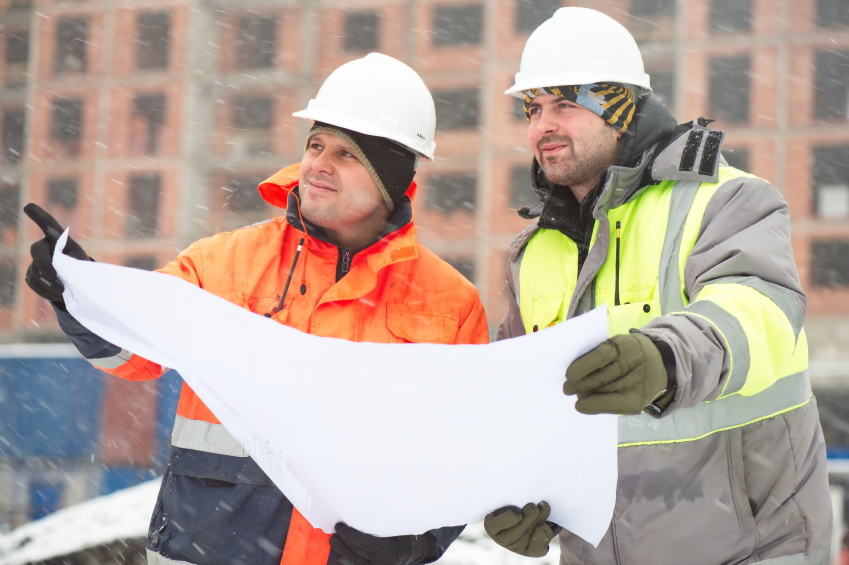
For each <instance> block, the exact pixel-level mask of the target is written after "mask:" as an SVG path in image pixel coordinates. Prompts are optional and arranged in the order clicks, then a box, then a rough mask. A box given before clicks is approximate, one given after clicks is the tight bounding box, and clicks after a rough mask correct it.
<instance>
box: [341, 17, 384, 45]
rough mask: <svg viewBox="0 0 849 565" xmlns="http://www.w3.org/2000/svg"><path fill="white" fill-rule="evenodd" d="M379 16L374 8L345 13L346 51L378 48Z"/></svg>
mask: <svg viewBox="0 0 849 565" xmlns="http://www.w3.org/2000/svg"><path fill="white" fill-rule="evenodd" d="M378 23H379V18H378V14H377V12H376V11H374V10H370V11H367V12H347V13H346V14H345V51H374V50H375V49H377V30H378V27H377V26H378Z"/></svg>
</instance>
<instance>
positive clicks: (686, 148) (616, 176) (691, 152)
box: [510, 95, 725, 261]
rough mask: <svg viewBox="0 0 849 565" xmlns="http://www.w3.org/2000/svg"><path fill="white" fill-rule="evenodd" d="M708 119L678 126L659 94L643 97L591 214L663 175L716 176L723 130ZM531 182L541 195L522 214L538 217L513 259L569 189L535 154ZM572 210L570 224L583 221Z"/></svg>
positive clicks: (520, 238) (669, 177)
mask: <svg viewBox="0 0 849 565" xmlns="http://www.w3.org/2000/svg"><path fill="white" fill-rule="evenodd" d="M709 123H710V120H705V119H704V118H699V119H698V120H693V121H692V122H688V123H684V124H680V125H678V126H676V125H675V119H674V118H673V117H672V115H671V114H670V113H669V111H668V110H666V108H665V107H664V106H663V104H662V103H661V102H660V100H659V99H658V98H657V97H656V96H655V95H650V96H648V97H646V98H644V99H643V100H641V101H640V102H639V104H638V106H637V114H636V116H635V119H634V121H633V122H632V127H631V128H629V132H628V134H626V136H625V138H624V139H623V141H622V145H621V147H620V151H619V156H618V157H617V160H616V163H615V164H614V165H613V166H611V167H610V168H609V169H608V170H607V172H606V174H605V176H604V178H603V179H602V180H601V182H600V184H599V187H596V189H594V191H593V192H592V193H591V194H593V193H597V191H600V194H599V195H598V200H597V201H596V203H595V206H594V209H593V214H592V215H593V218H595V219H599V218H600V217H602V216H605V215H606V214H607V211H608V210H611V209H613V208H617V207H619V206H622V205H623V204H626V203H627V202H630V201H631V200H633V199H634V198H636V197H637V196H638V195H639V194H640V193H641V192H642V191H643V190H645V189H646V188H647V187H648V186H651V185H654V184H657V183H659V182H661V181H664V180H673V181H683V180H693V181H698V182H716V181H717V179H718V169H719V163H720V162H721V161H722V157H721V153H720V149H721V146H722V141H723V140H724V138H725V133H724V132H722V131H717V130H710V129H708V127H707V126H708V124H709ZM531 182H532V185H533V188H534V191H535V192H536V194H537V196H538V197H539V200H538V201H537V202H536V203H535V204H533V205H532V206H528V207H526V208H522V209H521V210H519V215H520V216H522V217H523V218H526V219H535V220H536V221H535V222H534V223H533V224H531V225H530V226H528V228H526V229H525V230H524V231H523V232H522V233H520V234H519V235H518V236H517V237H516V239H515V240H514V241H513V243H512V245H511V246H510V260H511V261H515V260H516V258H517V257H518V255H519V253H520V252H521V250H522V248H523V247H524V245H525V244H526V243H527V241H528V240H529V239H530V238H531V236H533V234H534V233H535V232H536V230H537V229H540V227H541V226H540V216H541V215H542V213H543V211H544V210H545V209H546V206H547V204H548V203H549V201H550V200H551V199H552V198H554V196H555V195H556V194H557V193H558V192H559V191H561V190H569V189H568V187H562V186H559V185H555V184H554V183H551V182H549V181H548V179H547V178H546V177H545V174H544V173H543V172H542V169H541V168H540V166H539V163H538V162H537V161H536V159H534V160H533V163H532V166H531ZM588 197H589V196H588ZM572 214H574V216H573V217H572V218H569V219H567V220H566V222H567V224H568V225H574V226H580V225H581V218H580V215H579V214H580V211H579V208H578V207H572ZM543 223H544V222H543ZM542 227H546V226H542ZM561 231H563V230H561ZM564 233H565V232H564ZM567 235H569V234H568V233H567Z"/></svg>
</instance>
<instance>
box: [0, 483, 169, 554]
mask: <svg viewBox="0 0 849 565" xmlns="http://www.w3.org/2000/svg"><path fill="white" fill-rule="evenodd" d="M160 481H161V480H160V479H157V480H153V481H148V482H145V483H142V484H140V485H138V486H135V487H131V488H128V489H124V490H119V491H117V492H114V493H112V494H109V495H106V496H99V497H97V498H93V499H91V500H87V501H85V502H81V503H80V504H75V505H73V506H69V507H68V508H64V509H62V510H59V511H58V512H54V513H53V514H51V515H49V516H45V517H44V518H42V519H40V520H36V521H35V522H30V523H28V524H24V525H23V526H20V527H18V528H16V529H14V530H12V531H11V532H9V533H7V534H3V535H0V565H22V564H24V563H31V562H35V561H40V560H43V559H48V558H50V557H58V556H62V555H68V554H71V553H76V552H78V551H81V550H83V549H85V548H87V547H94V546H97V545H102V544H106V543H110V542H114V541H117V540H119V539H128V538H144V537H147V526H148V524H149V523H150V513H151V512H152V511H153V504H154V503H155V502H156V495H157V493H158V492H159V483H160Z"/></svg>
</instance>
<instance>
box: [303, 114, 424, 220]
mask: <svg viewBox="0 0 849 565" xmlns="http://www.w3.org/2000/svg"><path fill="white" fill-rule="evenodd" d="M317 133H329V134H330V135H335V136H336V137H338V138H340V139H342V140H343V141H344V142H345V143H347V144H348V145H350V146H351V149H353V150H354V154H355V155H356V156H357V158H358V159H359V160H360V161H361V162H362V163H363V165H364V166H365V168H366V170H367V171H368V172H369V174H371V177H372V178H373V179H374V182H375V184H377V188H378V189H379V190H380V193H381V194H382V195H383V199H384V200H386V204H387V205H388V206H389V210H390V211H391V210H394V209H395V204H396V203H399V202H402V201H403V200H404V193H406V192H407V189H408V188H410V183H411V182H413V177H414V176H416V163H417V161H418V159H417V157H416V154H415V153H413V152H412V151H410V150H409V149H406V148H405V147H404V146H402V145H400V144H398V143H396V142H394V141H392V140H389V139H386V138H385V137H377V136H374V135H366V134H364V133H359V132H356V131H352V130H349V129H345V128H341V127H339V126H333V125H330V124H325V123H323V122H315V125H313V127H312V129H311V130H310V132H309V134H308V135H307V146H309V142H310V139H311V138H312V136H313V135H315V134H317Z"/></svg>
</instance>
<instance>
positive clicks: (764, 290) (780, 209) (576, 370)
mask: <svg viewBox="0 0 849 565" xmlns="http://www.w3.org/2000/svg"><path fill="white" fill-rule="evenodd" d="M507 94H512V95H514V96H519V97H522V98H524V101H525V110H526V113H527V117H528V121H529V128H528V139H529V142H530V145H531V148H532V150H533V152H534V156H535V159H534V161H533V166H532V170H531V177H532V182H533V186H534V189H535V190H536V193H537V195H538V196H539V201H538V202H537V203H536V204H535V205H533V206H530V207H528V208H525V209H523V210H520V212H519V213H520V214H521V215H522V216H524V217H526V218H533V219H534V222H533V224H532V225H531V226H530V227H528V229H526V230H525V231H524V232H522V233H521V234H520V235H519V236H518V237H517V238H516V240H515V241H514V242H513V245H512V247H511V249H510V255H509V265H508V270H507V278H508V283H509V288H510V308H509V312H508V314H507V316H506V318H505V319H504V321H503V323H502V325H501V328H500V331H499V337H500V338H501V339H504V338H511V337H515V336H519V335H523V334H526V333H530V332H535V331H544V330H545V328H547V327H549V326H551V325H553V324H556V323H559V322H561V321H563V320H565V319H567V318H571V317H572V316H576V315H579V314H582V313H584V312H587V311H588V310H590V309H592V308H594V307H597V306H600V305H602V304H605V305H607V309H608V316H609V327H610V339H608V340H607V341H605V342H604V343H602V344H601V345H599V346H598V347H596V348H595V349H593V350H591V351H590V352H589V353H587V354H586V355H584V356H583V357H581V358H579V359H578V360H576V361H575V362H574V363H573V364H572V365H571V366H570V367H569V368H568V370H567V371H566V380H565V383H564V386H563V392H564V393H565V394H567V395H576V396H577V401H576V404H575V407H576V409H577V410H579V411H580V412H583V413H586V414H598V413H609V414H618V415H620V417H619V482H618V486H617V499H616V505H615V510H614V513H613V519H612V522H611V525H610V529H609V530H608V531H607V533H606V535H605V536H604V538H603V539H602V541H601V543H600V544H599V546H598V547H597V548H595V547H593V546H592V545H590V544H589V543H587V542H585V541H584V540H582V539H580V538H578V537H577V536H575V535H574V534H572V533H570V532H568V531H565V530H564V531H561V532H560V533H559V537H560V546H561V553H562V563H567V564H570V565H571V564H579V563H584V564H595V565H601V564H606V565H630V564H639V565H642V564H651V565H666V564H669V565H673V564H674V565H681V564H685V563H686V564H688V565H700V564H704V565H719V564H731V563H735V564H737V563H746V564H748V563H764V564H767V563H769V564H771V565H797V564H798V565H802V564H805V565H808V564H811V565H813V564H817V565H826V564H827V563H829V562H830V556H829V553H830V550H829V545H830V538H831V527H832V524H831V515H832V514H831V502H830V497H829V489H828V477H827V473H826V461H825V444H824V441H823V435H822V430H821V428H820V423H819V417H818V413H817V405H816V400H815V398H814V397H813V396H812V395H811V388H810V384H809V381H808V373H807V367H808V358H807V343H806V340H805V332H804V330H803V328H802V323H803V321H804V317H805V309H806V306H807V301H806V297H805V295H804V293H803V291H802V288H801V286H800V283H799V276H798V273H797V269H796V265H795V263H794V261H793V252H792V249H791V245H790V224H789V212H788V208H787V204H786V203H785V202H784V200H783V199H782V197H781V195H780V194H779V193H778V191H777V190H776V189H775V188H773V187H772V186H771V185H770V184H769V183H768V182H767V181H765V180H763V179H760V178H757V177H755V176H753V175H750V174H748V173H746V172H743V171H740V170H737V169H734V168H732V167H730V166H728V165H727V164H726V163H725V161H724V160H723V158H722V155H721V152H720V149H721V146H722V141H723V137H724V134H723V132H721V131H716V130H711V129H709V128H708V123H709V121H708V120H705V119H703V118H700V119H699V120H695V121H693V122H690V123H686V124H682V125H678V126H676V122H675V119H674V118H673V117H672V116H671V115H670V114H669V112H668V111H667V110H666V108H664V106H663V104H662V103H661V102H660V101H659V99H658V98H657V97H656V96H654V95H653V94H651V89H650V84H649V77H648V75H646V74H645V72H644V68H643V62H642V58H641V56H640V52H639V49H638V47H637V45H636V43H635V42H634V39H633V38H632V37H631V35H630V34H629V33H628V31H627V30H626V29H625V28H624V27H622V26H621V25H620V24H618V23H617V22H616V21H614V20H613V19H611V18H609V17H607V16H605V15H603V14H601V13H600V12H596V11H594V10H588V9H585V8H561V9H560V10H558V11H557V12H556V13H555V15H554V16H553V17H552V18H551V19H550V20H548V21H546V22H545V23H543V24H542V25H541V26H540V27H539V28H537V30H536V31H534V33H533V34H532V35H531V36H530V38H529V39H528V42H527V44H526V46H525V50H524V53H523V54H522V62H521V68H520V71H519V73H518V74H517V75H516V84H515V85H514V86H513V87H512V88H511V89H510V90H508V91H507ZM575 464H576V465H579V464H580V463H579V462H576V463H575ZM517 502H520V501H517ZM549 512H550V508H549V507H548V505H547V504H546V503H545V502H540V503H536V501H532V502H530V503H528V504H526V505H525V506H524V508H522V509H519V508H503V509H499V510H496V511H494V512H493V513H491V514H490V515H489V516H487V518H486V520H485V522H484V525H485V527H486V530H487V533H488V534H489V535H490V536H491V537H492V538H493V539H494V540H495V541H496V542H497V543H499V544H500V545H502V546H504V547H507V548H508V549H511V550H512V551H515V552H516V553H520V554H522V555H527V556H535V557H539V556H541V555H545V553H546V552H547V551H548V545H549V542H550V541H551V539H552V538H553V536H554V535H555V534H556V533H557V532H558V530H560V528H559V527H558V526H557V525H555V524H552V523H550V522H547V521H546V519H547V518H548V513H549Z"/></svg>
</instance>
